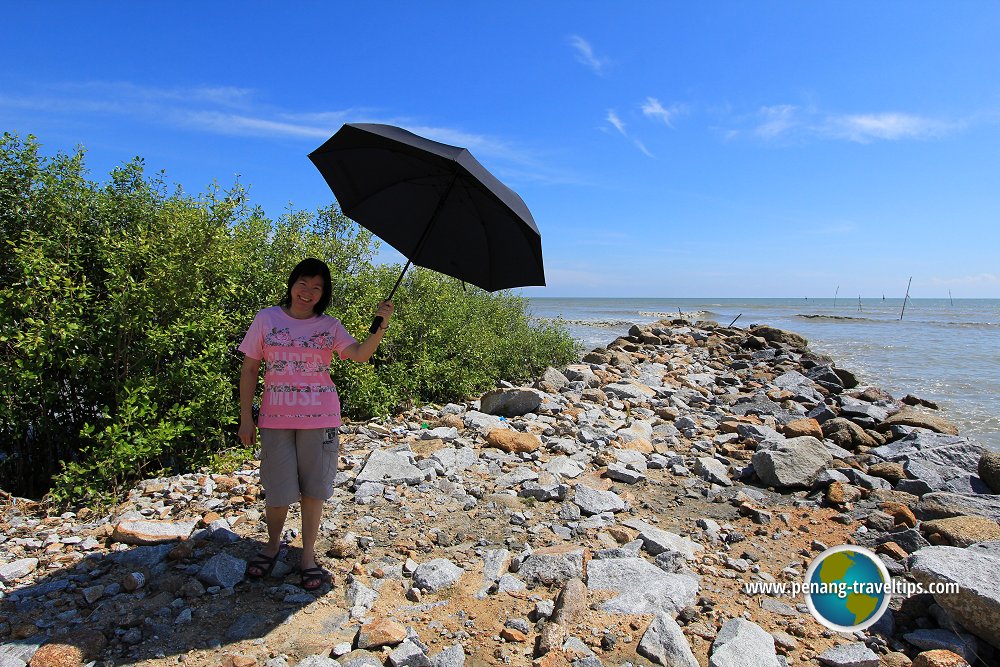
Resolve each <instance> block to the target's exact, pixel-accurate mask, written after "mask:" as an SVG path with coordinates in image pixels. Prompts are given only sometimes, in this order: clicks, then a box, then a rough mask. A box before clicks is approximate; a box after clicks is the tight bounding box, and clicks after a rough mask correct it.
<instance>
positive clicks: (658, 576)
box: [587, 558, 700, 616]
mask: <svg viewBox="0 0 1000 667" xmlns="http://www.w3.org/2000/svg"><path fill="white" fill-rule="evenodd" d="M587 588H588V589H589V590H612V591H615V592H616V593H618V596H617V597H615V598H613V599H611V600H608V601H607V602H605V603H604V604H602V605H601V607H600V608H601V610H602V611H610V612H615V613H619V614H653V613H656V612H658V611H663V612H666V613H668V614H670V615H671V616H676V615H677V613H678V612H679V611H680V610H681V609H683V608H684V607H687V606H688V605H690V604H693V603H694V601H695V597H696V596H697V595H698V589H699V588H700V584H699V580H698V577H697V576H696V575H693V574H673V573H667V572H664V571H663V570H661V569H660V568H658V567H656V566H655V565H653V564H652V563H650V562H649V561H647V560H646V559H644V558H602V559H598V560H592V561H590V563H588V564H587Z"/></svg>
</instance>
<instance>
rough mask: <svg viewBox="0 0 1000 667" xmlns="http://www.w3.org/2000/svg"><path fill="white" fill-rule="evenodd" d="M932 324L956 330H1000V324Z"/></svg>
mask: <svg viewBox="0 0 1000 667" xmlns="http://www.w3.org/2000/svg"><path fill="white" fill-rule="evenodd" d="M930 324H932V325H933V326H938V327H948V328H951V327H954V328H956V329H1000V322H930Z"/></svg>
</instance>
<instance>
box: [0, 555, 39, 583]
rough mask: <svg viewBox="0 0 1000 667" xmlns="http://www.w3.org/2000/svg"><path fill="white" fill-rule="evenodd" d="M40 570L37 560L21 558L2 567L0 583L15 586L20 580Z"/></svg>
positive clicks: (0, 566)
mask: <svg viewBox="0 0 1000 667" xmlns="http://www.w3.org/2000/svg"><path fill="white" fill-rule="evenodd" d="M36 569H38V559H37V558H19V559H18V560H15V561H13V562H11V563H4V564H2V565H0V581H2V582H3V583H5V584H13V583H14V582H15V581H17V580H18V579H23V578H24V577H27V576H28V575H29V574H31V573H32V572H34V571H35V570H36Z"/></svg>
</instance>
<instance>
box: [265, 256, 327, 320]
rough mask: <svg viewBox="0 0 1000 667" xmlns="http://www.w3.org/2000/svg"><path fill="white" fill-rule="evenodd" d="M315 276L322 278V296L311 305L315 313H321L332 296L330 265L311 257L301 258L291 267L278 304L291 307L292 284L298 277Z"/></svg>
mask: <svg viewBox="0 0 1000 667" xmlns="http://www.w3.org/2000/svg"><path fill="white" fill-rule="evenodd" d="M315 276H319V277H320V278H322V279H323V296H321V297H320V298H319V301H317V302H316V304H315V305H314V306H313V312H314V313H316V314H317V315H322V314H323V311H325V310H326V308H327V306H329V305H330V299H331V298H332V297H333V294H332V293H333V281H332V280H331V279H330V267H329V266H327V265H326V262H324V261H322V260H319V259H315V258H313V257H309V258H307V259H304V260H302V261H301V262H299V263H298V264H296V265H295V268H294V269H292V273H291V274H290V275H289V276H288V288H287V289H286V290H285V296H283V297H281V301H279V302H278V305H279V306H284V307H286V308H291V306H292V285H294V284H295V282H296V281H297V280H298V279H299V278H313V277H315Z"/></svg>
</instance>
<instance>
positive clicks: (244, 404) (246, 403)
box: [240, 357, 260, 447]
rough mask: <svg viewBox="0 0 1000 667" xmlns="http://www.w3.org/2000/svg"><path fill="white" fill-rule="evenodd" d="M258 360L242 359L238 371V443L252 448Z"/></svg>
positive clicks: (258, 371)
mask: <svg viewBox="0 0 1000 667" xmlns="http://www.w3.org/2000/svg"><path fill="white" fill-rule="evenodd" d="M259 374H260V359H253V358H251V357H243V367H242V368H241V369H240V442H242V443H243V444H244V445H246V446H247V447H253V445H254V443H255V442H257V425H256V424H254V423H253V397H254V395H255V394H256V393H257V376H258V375H259Z"/></svg>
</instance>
